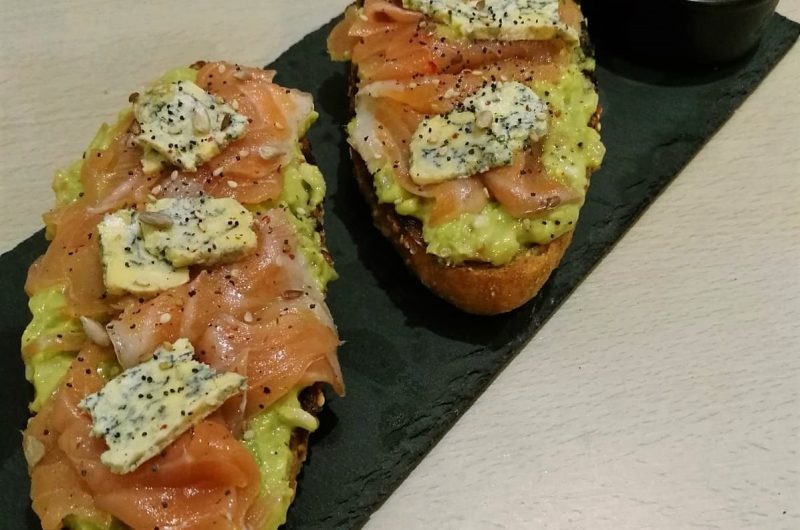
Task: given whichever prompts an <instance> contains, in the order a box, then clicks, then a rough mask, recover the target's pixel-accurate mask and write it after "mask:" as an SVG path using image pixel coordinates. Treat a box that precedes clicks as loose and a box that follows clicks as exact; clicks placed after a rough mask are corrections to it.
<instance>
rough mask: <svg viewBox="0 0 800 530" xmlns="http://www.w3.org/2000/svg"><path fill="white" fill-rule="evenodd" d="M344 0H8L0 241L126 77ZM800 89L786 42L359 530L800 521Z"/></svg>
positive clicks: (126, 89) (266, 43) (317, 14)
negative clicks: (756, 82)
mask: <svg viewBox="0 0 800 530" xmlns="http://www.w3.org/2000/svg"><path fill="white" fill-rule="evenodd" d="M347 3H348V0H261V1H258V2H256V1H251V2H248V1H245V0H237V1H229V2H219V1H209V0H195V1H191V2H190V1H188V0H183V1H173V2H167V1H163V2H156V1H146V2H145V1H143V2H124V1H120V0H75V1H72V2H64V1H60V2H28V1H25V0H2V4H0V5H2V11H3V15H2V17H0V44H2V47H1V48H0V67H1V68H2V76H0V98H1V99H2V105H1V106H0V160H2V163H3V166H4V169H3V171H2V172H1V173H0V251H6V250H9V249H11V248H12V247H13V246H14V245H15V244H16V243H18V242H19V241H21V240H23V239H24V238H25V237H27V236H28V235H30V234H31V233H33V232H34V231H35V230H37V229H38V228H39V227H40V217H39V216H40V214H41V213H42V212H43V211H44V210H45V209H47V208H48V207H49V205H50V204H51V195H50V189H49V185H50V179H51V175H52V171H53V169H54V168H55V167H58V166H62V165H65V164H67V163H68V162H70V161H71V160H72V159H73V158H75V157H76V156H79V155H80V153H81V151H82V150H83V149H84V147H85V146H86V144H87V142H88V140H89V139H90V138H91V136H92V134H93V133H94V130H95V129H96V127H97V125H98V124H99V123H100V122H102V121H104V120H108V119H110V118H111V117H112V116H113V115H114V112H115V111H116V110H117V109H118V108H119V107H120V104H121V103H124V102H125V98H126V96H127V95H128V94H129V93H130V92H131V90H132V89H133V88H135V87H138V86H140V85H141V84H142V83H143V82H144V81H146V80H148V79H150V78H153V77H155V76H157V75H158V74H159V73H161V72H162V71H164V70H166V69H167V68H170V67H173V66H175V65H181V64H186V63H190V62H193V61H194V60H196V59H198V58H212V59H213V58H226V59H230V60H235V61H238V62H240V63H243V64H247V63H249V64H257V65H261V64H265V63H267V62H269V61H270V60H272V59H274V58H275V57H277V55H278V54H280V52H282V51H283V50H285V49H286V48H287V47H288V46H289V45H291V44H292V43H293V42H295V41H297V40H298V39H299V38H300V37H301V36H302V35H304V34H305V33H307V32H309V31H311V30H313V29H316V28H317V27H318V26H320V25H321V24H322V23H324V22H326V21H327V20H329V19H330V18H331V17H333V16H334V15H335V14H336V13H338V12H340V11H341V10H342V8H343V7H344V6H345V4H347ZM779 11H781V12H783V13H784V14H787V15H789V16H790V17H791V18H793V19H795V20H798V19H800V0H784V1H783V2H781V4H780V5H779ZM223 13H224V14H225V16H224V17H222V16H221V15H222V14H223ZM221 20H222V21H221ZM798 87H800V48H798V47H795V48H794V49H793V50H792V51H791V52H790V53H789V55H788V56H787V57H786V58H785V59H784V60H783V61H782V62H781V64H779V65H778V67H777V68H776V69H775V71H774V72H773V73H772V74H771V75H770V76H769V77H768V78H767V80H766V81H765V82H764V83H763V84H762V85H761V86H760V87H759V88H758V90H757V91H756V93H755V94H754V95H753V96H751V97H750V99H749V100H748V101H747V102H746V103H745V104H744V105H743V106H742V108H741V109H740V110H739V111H738V112H737V113H736V115H734V117H733V118H732V119H731V120H730V122H729V123H728V124H727V125H725V127H724V128H723V129H722V131H720V133H718V134H717V135H716V136H715V137H714V138H713V139H712V140H711V142H710V143H709V144H708V145H707V146H706V147H705V148H704V149H703V151H701V153H700V154H699V155H698V156H697V158H696V159H695V160H694V161H693V162H692V163H691V164H690V165H689V167H688V168H687V169H686V170H685V171H683V173H681V175H680V176H679V177H678V178H677V180H676V181H675V182H674V184H672V185H671V186H670V187H669V189H667V191H666V192H665V193H664V194H663V196H662V197H661V198H659V199H658V201H657V202H656V203H655V205H654V206H653V207H652V208H650V210H649V211H648V212H647V213H646V214H645V215H644V217H643V218H642V219H641V220H640V221H639V222H638V223H637V224H636V225H635V226H634V227H633V229H632V230H631V231H630V232H629V233H628V234H627V235H626V236H625V237H624V239H623V240H622V241H621V242H620V243H619V244H618V245H617V247H616V248H615V249H614V251H613V252H612V253H611V254H610V255H609V256H608V257H607V258H606V259H605V260H604V261H603V262H602V263H601V264H600V266H599V267H598V268H597V269H596V270H595V271H594V272H593V273H592V274H591V276H589V278H588V279H587V280H586V281H585V282H584V283H583V284H582V285H581V286H580V287H579V289H578V290H577V292H576V293H575V294H574V295H573V296H572V297H571V298H570V299H569V300H568V301H567V302H566V304H565V305H564V306H563V307H562V308H561V309H560V310H559V311H558V312H557V314H556V315H555V316H554V317H553V318H552V320H551V321H550V322H549V323H548V324H547V325H546V326H545V327H544V328H543V329H542V330H541V331H540V332H539V333H538V334H537V335H536V337H535V338H534V339H533V341H532V342H531V343H530V344H529V345H528V346H527V347H526V349H525V350H524V351H523V352H522V353H521V354H520V355H519V357H518V358H517V359H516V360H515V361H514V362H513V363H512V364H511V365H510V366H509V368H508V369H507V370H506V371H505V372H504V373H503V374H502V375H501V376H500V377H499V378H498V379H497V381H496V382H495V383H494V384H493V385H492V386H491V387H490V389H489V390H488V391H487V392H486V393H485V394H484V395H483V396H482V397H481V398H480V399H479V400H478V402H477V403H476V404H475V406H473V407H472V408H471V409H470V410H469V411H468V412H467V413H466V414H465V416H464V417H463V418H462V419H461V421H459V422H458V424H457V425H456V426H455V428H454V429H453V430H452V431H450V432H449V433H448V434H447V436H446V437H445V438H444V440H442V442H441V443H440V444H439V445H437V446H436V448H435V449H434V450H433V452H432V453H431V454H430V455H429V456H428V457H427V458H426V459H425V460H424V461H423V462H422V464H421V465H420V466H419V467H418V468H417V469H416V470H415V471H414V472H413V473H412V474H411V476H410V477H409V478H408V480H406V481H405V482H404V483H403V485H402V486H401V487H400V488H399V490H398V491H397V492H396V493H395V494H394V495H392V496H391V498H390V499H389V500H388V502H387V503H386V504H385V505H384V506H383V507H382V508H381V509H380V510H379V511H378V512H376V513H375V514H374V516H373V518H372V520H371V522H370V523H369V525H368V528H369V529H371V530H372V529H398V530H400V529H403V530H405V529H422V528H437V529H438V528H442V529H451V528H452V529H456V528H458V529H484V528H497V529H501V528H502V529H517V528H520V529H523V528H524V529H527V528H547V529H567V528H570V529H572V528H574V529H609V530H610V529H615V530H616V529H637V530H638V529H673V528H721V529H738V528H754V529H756V528H757V529H772V528H786V529H789V528H794V529H797V528H800V455H798V450H800V328H799V327H798V321H800V88H798ZM12 349H13V348H12ZM7 353H9V354H13V352H7Z"/></svg>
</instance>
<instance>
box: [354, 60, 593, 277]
mask: <svg viewBox="0 0 800 530" xmlns="http://www.w3.org/2000/svg"><path fill="white" fill-rule="evenodd" d="M573 53H574V54H575V58H574V60H573V61H572V63H571V64H570V66H569V67H567V68H565V69H564V71H563V73H562V74H561V77H560V78H559V79H558V81H557V82H555V83H548V82H542V81H540V82H535V83H533V84H532V85H531V87H530V88H532V89H533V91H534V92H536V94H537V95H538V96H539V97H540V98H542V99H543V100H544V101H545V102H546V103H547V104H548V106H549V108H550V112H551V119H550V123H549V129H548V134H547V135H546V136H545V137H544V140H543V152H542V161H543V164H544V166H545V169H546V170H547V173H548V175H550V176H551V177H553V178H555V179H557V180H558V181H560V182H561V183H562V184H565V185H567V186H569V187H570V188H573V189H574V190H576V191H577V192H579V194H580V195H581V197H583V196H585V193H586V188H587V186H588V173H589V171H590V170H592V169H595V168H597V167H599V166H600V162H601V161H602V159H603V155H604V154H605V148H604V147H603V144H602V143H601V142H600V135H599V134H598V132H597V131H596V130H594V129H593V128H591V127H589V125H588V123H589V121H590V119H591V117H592V115H593V114H594V112H595V109H596V108H597V103H598V97H597V92H596V91H595V89H594V86H593V85H592V83H591V82H590V81H589V80H588V79H587V78H586V76H584V72H586V71H592V70H594V60H593V59H590V58H587V57H585V56H584V55H583V53H582V51H581V50H580V48H578V47H576V48H575V49H574V51H573ZM358 119H359V118H358V115H356V117H355V118H354V120H353V121H351V122H350V124H349V126H348V132H349V133H351V134H352V132H353V130H354V129H355V127H356V120H358ZM369 169H370V171H371V172H372V173H373V175H374V181H373V182H374V187H375V192H376V195H377V197H378V200H379V201H380V202H383V203H388V204H393V205H394V207H395V209H396V210H397V213H399V214H400V215H407V216H411V217H415V218H417V219H419V220H420V221H422V227H423V228H422V235H423V238H424V239H425V242H426V243H427V245H428V252H429V253H430V254H433V255H436V256H439V257H440V258H442V259H443V260H445V261H446V262H448V263H452V264H459V263H462V262H464V261H483V262H488V263H491V264H493V265H504V264H506V263H508V262H509V261H511V260H512V259H513V258H514V257H515V256H516V255H517V254H518V253H519V252H521V251H523V250H525V249H526V248H528V247H530V246H532V245H542V244H547V243H549V242H550V241H551V240H553V239H555V238H557V237H559V236H561V235H563V234H564V233H566V232H568V231H570V230H572V229H573V228H574V224H575V222H576V221H577V220H578V212H579V210H580V206H581V205H582V202H583V201H582V200H581V201H579V202H577V203H568V204H564V205H561V206H558V207H556V208H553V209H550V210H547V211H546V212H544V213H543V214H542V215H540V216H537V217H532V218H526V219H518V218H515V217H513V216H512V215H511V214H509V213H508V212H506V211H505V209H504V208H503V207H502V206H501V205H500V204H499V203H498V202H496V201H494V200H492V201H490V202H489V204H487V205H486V206H485V207H484V209H483V211H481V212H479V213H475V214H473V213H463V214H461V215H460V216H459V217H457V218H456V219H453V220H451V221H447V222H444V223H441V224H437V225H432V224H431V223H430V222H429V218H430V213H431V207H432V201H433V199H429V198H425V197H419V196H415V195H413V194H411V193H410V192H408V191H407V190H405V189H403V188H402V187H401V186H400V185H399V184H398V183H397V181H396V179H395V177H394V171H393V169H392V167H391V165H386V166H383V167H369Z"/></svg>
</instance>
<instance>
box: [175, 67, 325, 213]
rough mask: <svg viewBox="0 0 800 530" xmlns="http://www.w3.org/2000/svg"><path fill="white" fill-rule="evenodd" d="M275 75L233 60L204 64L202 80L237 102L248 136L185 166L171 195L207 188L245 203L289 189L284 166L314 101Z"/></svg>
mask: <svg viewBox="0 0 800 530" xmlns="http://www.w3.org/2000/svg"><path fill="white" fill-rule="evenodd" d="M274 76H275V72H273V71H268V70H260V69H257V68H243V67H240V66H237V65H232V64H228V63H209V64H206V65H205V66H203V67H202V68H201V69H200V71H199V72H198V75H197V84H198V85H199V86H200V87H202V88H204V89H205V90H208V91H209V92H211V93H213V94H215V95H218V96H220V97H222V98H223V99H224V100H225V101H226V102H228V103H231V104H233V105H235V107H236V108H238V112H240V113H241V114H243V115H245V116H247V117H248V119H249V121H250V125H249V126H248V130H247V133H246V134H245V135H244V136H243V137H242V138H240V139H239V140H237V141H235V142H233V143H232V144H231V145H230V146H228V148H227V149H225V151H224V152H223V153H221V154H220V155H219V156H217V157H215V158H214V159H212V160H211V161H210V162H208V163H207V164H204V165H203V166H202V167H200V168H199V169H198V171H197V172H195V173H188V172H180V171H179V172H178V177H177V179H173V181H177V184H173V185H169V186H167V191H168V193H167V195H169V196H176V195H178V196H181V195H183V194H185V193H186V192H187V189H188V190H189V191H191V190H194V189H197V188H202V189H203V191H204V192H205V193H207V194H209V195H212V196H214V197H232V198H234V199H236V200H237V201H239V202H240V203H242V204H259V203H262V202H265V201H277V199H278V198H279V197H280V194H281V190H282V189H283V178H282V177H281V174H280V169H281V167H282V166H284V165H286V164H287V163H288V162H290V161H291V160H292V159H293V157H294V156H295V153H294V147H295V142H296V141H297V139H298V138H299V136H300V133H301V132H302V131H300V130H299V125H300V124H301V123H302V122H303V121H304V120H305V119H306V117H307V116H308V115H310V114H311V113H312V112H313V109H314V103H313V100H312V99H311V96H310V95H309V94H306V93H304V92H300V91H298V90H293V89H288V88H283V87H279V86H278V85H275V84H273V83H272V79H273V77H274ZM234 102H235V103H234ZM262 153H263V154H264V155H266V156H267V158H265V157H264V156H262Z"/></svg>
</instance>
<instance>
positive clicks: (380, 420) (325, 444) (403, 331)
mask: <svg viewBox="0 0 800 530" xmlns="http://www.w3.org/2000/svg"><path fill="white" fill-rule="evenodd" d="M330 27H331V25H330V24H329V25H326V26H325V27H323V28H321V29H319V30H317V31H315V32H314V33H312V34H310V35H308V36H307V37H306V38H304V39H303V40H302V41H301V42H299V43H298V44H296V45H295V46H293V47H292V48H291V49H289V50H288V51H287V52H286V53H284V54H283V55H282V56H281V57H280V58H279V59H278V60H277V61H276V62H275V63H274V64H273V65H271V66H272V67H275V68H276V69H277V70H278V72H279V75H278V82H280V83H282V84H285V85H287V86H295V87H298V88H301V89H303V90H306V91H309V92H311V93H313V94H314V97H315V100H316V102H317V109H318V110H319V112H320V120H319V122H318V123H317V124H316V125H315V126H314V127H313V128H312V130H311V132H310V135H309V136H310V139H311V143H312V146H313V151H314V154H315V156H316V158H317V162H318V163H319V165H320V167H321V168H322V171H323V172H324V173H325V175H326V176H327V178H328V182H329V189H328V194H329V197H328V203H327V217H326V227H327V231H328V244H329V247H330V249H331V251H332V253H333V256H334V259H335V260H336V266H337V270H338V271H339V274H340V275H341V278H340V279H339V280H338V281H336V282H335V283H334V284H332V286H331V288H330V295H329V304H330V306H331V310H332V311H333V314H334V316H335V319H336V322H337V324H338V326H339V331H340V334H341V336H342V338H343V339H344V340H345V341H346V344H345V345H344V346H343V347H342V348H341V350H340V358H341V362H342V367H343V369H344V373H345V377H346V381H347V392H348V393H347V398H346V399H336V398H333V399H331V400H330V401H329V405H330V406H329V407H328V408H327V409H326V411H325V412H324V414H323V417H322V427H321V429H320V431H319V432H317V433H316V434H315V435H314V436H313V437H312V443H311V456H310V458H309V460H308V462H307V463H306V466H305V467H304V469H303V472H302V475H301V478H300V485H299V494H298V498H297V500H296V502H295V505H294V507H293V508H292V510H291V511H290V516H289V521H288V525H287V527H288V528H290V529H312V528H313V529H333V528H358V527H360V526H362V525H363V524H364V523H365V522H366V520H367V518H368V517H369V514H370V513H371V512H372V511H374V510H375V509H376V508H377V506H379V505H380V503H382V502H383V501H384V500H385V499H386V497H387V496H388V495H389V494H390V493H391V492H392V491H393V490H394V489H395V488H396V487H397V485H398V484H399V483H400V482H401V481H402V480H403V478H405V477H406V476H407V475H408V473H409V472H410V471H411V470H412V469H413V468H414V466H416V465H417V463H418V462H419V461H420V460H421V459H422V457H423V456H424V455H425V454H426V452H427V451H428V450H429V449H430V448H431V447H432V446H433V445H434V444H435V443H436V441H437V440H439V438H440V437H441V436H442V435H444V433H445V432H446V431H447V429H448V428H449V427H450V426H451V425H452V424H453V423H454V422H455V420H456V419H457V418H458V417H459V415H460V414H461V413H463V412H464V411H465V410H466V409H467V408H468V407H469V406H470V404H471V403H472V402H473V401H474V400H475V399H476V398H477V396H478V395H479V394H480V393H481V392H482V391H483V390H484V389H485V388H486V386H487V385H488V384H489V383H490V382H491V381H492V379H493V378H494V377H495V376H496V375H497V373H498V372H499V371H500V370H501V369H502V368H503V367H504V366H505V365H506V364H507V363H508V362H509V360H511V358H512V357H513V356H514V355H515V354H516V353H517V352H518V351H519V350H520V349H521V348H522V347H523V345H524V344H525V343H526V342H527V341H528V340H529V339H530V337H531V336H532V335H533V334H534V333H535V332H536V331H537V330H538V329H539V328H540V327H541V326H542V324H543V323H544V322H545V321H546V320H547V318H548V317H549V316H550V315H551V314H552V313H553V312H554V311H555V310H556V309H557V308H558V306H559V304H561V303H562V302H563V301H564V300H565V298H566V297H567V296H568V295H569V294H570V293H571V292H572V290H573V289H575V287H576V286H577V285H578V283H580V281H581V280H582V279H583V278H584V277H585V276H586V275H587V274H588V273H589V272H590V271H591V269H592V268H593V267H594V266H595V264H596V263H597V262H598V261H599V260H600V259H601V258H602V257H603V256H604V255H605V254H606V253H607V252H608V251H609V250H610V249H611V248H612V246H613V245H614V244H615V243H616V242H617V241H618V240H619V239H620V238H621V237H622V235H623V234H624V233H625V231H626V230H627V229H628V228H629V227H630V226H631V224H632V223H633V222H634V221H635V220H636V219H637V218H638V216H639V215H641V213H642V212H643V211H644V209H645V208H646V207H647V206H648V205H649V204H650V203H651V202H652V201H653V200H654V199H655V198H656V196H657V195H658V194H659V193H660V192H661V191H662V190H663V189H664V187H665V186H666V185H667V184H669V182H670V181H671V180H672V179H673V178H674V177H675V175H676V174H677V172H678V171H679V170H680V169H681V168H682V167H683V166H684V165H686V163H687V162H688V161H689V160H690V159H691V158H692V156H694V154H695V153H696V152H697V151H698V150H699V149H700V147H701V146H702V145H703V144H704V143H705V142H706V141H707V140H708V138H709V137H710V136H711V135H712V134H713V133H714V132H715V131H716V130H717V129H718V128H719V127H720V126H721V125H722V124H723V123H724V122H725V120H727V119H728V117H729V116H730V115H731V113H732V112H733V111H734V110H735V109H736V108H737V107H738V106H739V104H740V103H741V102H742V101H743V100H744V98H745V97H746V96H747V95H748V94H749V93H750V92H752V90H753V89H754V88H755V87H756V86H757V84H758V83H759V82H760V81H761V80H762V79H763V78H764V76H766V75H767V73H768V72H769V71H770V69H771V68H772V67H773V66H774V65H775V63H776V62H777V61H778V60H779V59H780V58H781V57H782V56H783V55H784V54H785V53H786V51H787V50H788V49H789V48H790V47H791V46H792V44H793V43H794V42H795V41H796V40H797V37H798V33H800V25H798V24H796V23H794V22H791V21H788V20H786V19H785V18H783V17H780V16H778V15H776V16H775V17H774V18H773V19H772V21H771V22H770V25H769V28H768V31H767V33H766V35H765V37H764V39H763V40H762V42H761V45H760V46H759V48H758V49H757V50H756V51H755V52H754V53H753V54H751V55H750V56H749V57H748V58H746V59H745V60H743V61H742V62H740V63H737V64H735V65H732V66H730V67H727V68H724V69H720V70H716V71H712V72H703V73H694V74H687V73H682V74H679V73H676V72H672V73H669V74H667V73H663V72H657V71H648V70H646V69H643V68H639V67H635V66H633V65H630V64H626V63H624V62H623V61H621V60H618V59H615V58H614V57H604V56H603V50H602V49H600V50H599V56H598V57H599V60H600V64H601V65H602V66H601V67H600V68H599V69H598V72H597V78H598V82H599V84H600V92H601V101H602V104H603V107H604V108H605V117H604V120H603V139H604V141H605V143H606V146H607V147H608V155H607V157H606V160H605V163H604V165H603V169H602V170H601V171H600V172H598V173H596V174H595V176H594V177H593V178H592V186H591V190H590V193H589V197H588V202H587V204H586V206H585V208H584V210H583V213H582V214H581V221H580V223H579V225H578V229H577V231H576V234H575V238H574V239H573V243H572V246H571V248H570V250H569V252H568V253H567V255H566V257H565V258H564V261H563V263H562V265H561V267H560V268H559V269H558V270H557V271H556V272H555V274H554V275H553V277H552V278H551V280H550V281H549V282H548V284H547V285H546V286H545V288H544V289H543V290H542V292H541V293H540V295H539V296H538V297H537V298H536V299H535V300H533V301H532V302H531V303H530V304H528V305H527V306H525V307H523V308H521V309H519V310H517V311H515V312H513V313H511V314H508V315H505V316H500V317H492V318H479V317H472V316H468V315H465V314H462V313H460V312H458V311H456V310H454V309H453V308H451V307H449V306H448V305H446V304H445V303H443V302H441V301H439V300H438V299H436V298H435V297H434V296H432V295H431V294H430V293H428V292H427V291H426V290H425V289H424V288H423V287H421V286H420V285H419V283H418V282H417V281H415V280H414V278H412V277H411V276H410V275H409V274H408V273H407V272H406V271H405V269H404V268H403V266H402V263H401V262H400V260H399V258H397V256H396V255H395V254H394V252H393V251H392V250H391V248H390V247H389V245H388V243H387V242H385V241H384V240H383V239H382V238H381V237H380V236H379V235H378V233H377V231H376V230H374V229H373V228H372V227H371V223H370V220H369V219H370V218H369V213H368V211H367V208H366V207H365V206H364V204H363V202H362V201H361V199H360V196H359V195H358V192H357V190H356V185H355V183H354V180H353V178H352V176H351V171H350V162H349V159H348V155H347V151H346V149H345V143H344V135H343V130H342V128H343V124H344V122H345V121H346V119H347V108H348V105H347V101H346V86H345V66H344V65H342V64H334V63H331V62H329V61H328V60H327V57H326V55H325V37H326V35H327V33H328V31H329V30H330ZM776 104H777V103H776ZM47 204H49V201H48V200H45V201H43V204H42V208H43V209H44V208H46V207H47ZM45 246H46V243H45V241H44V238H43V237H42V234H41V233H39V234H36V235H35V236H33V237H31V238H30V239H28V240H26V241H25V242H23V243H22V244H20V245H19V246H18V247H17V248H15V249H14V250H12V251H11V252H8V253H6V254H4V255H3V256H2V257H0V292H2V295H3V303H2V306H1V307H0V341H2V342H0V344H2V346H3V348H4V352H3V354H4V357H3V361H2V369H0V403H2V404H3V406H2V407H0V426H2V427H0V428H2V436H0V461H2V468H0V469H1V471H0V473H2V474H1V475H0V488H2V491H3V494H2V496H0V514H2V517H0V527H2V528H7V529H9V530H11V529H15V530H19V529H22V528H29V529H34V528H39V526H38V521H37V520H36V518H35V516H34V515H33V514H32V513H31V511H30V509H29V500H28V487H29V483H28V477H27V474H26V470H25V463H24V459H23V456H22V452H21V450H20V436H19V429H21V428H22V427H23V426H24V424H25V421H26V418H27V410H26V404H27V402H28V399H29V397H30V389H29V388H28V386H27V384H26V383H25V382H24V373H23V366H22V362H21V361H20V359H19V355H18V345H19V338H20V336H21V334H22V330H23V329H24V327H25V325H26V324H27V321H28V318H29V316H28V314H27V312H26V311H25V310H24V309H23V308H24V307H25V305H26V303H27V298H26V296H25V294H24V292H23V290H22V285H23V283H24V280H25V276H26V272H27V268H28V266H29V265H30V263H31V262H32V261H33V259H34V258H35V257H36V256H38V255H39V254H41V253H42V252H43V251H44V249H45ZM534 355H535V352H534Z"/></svg>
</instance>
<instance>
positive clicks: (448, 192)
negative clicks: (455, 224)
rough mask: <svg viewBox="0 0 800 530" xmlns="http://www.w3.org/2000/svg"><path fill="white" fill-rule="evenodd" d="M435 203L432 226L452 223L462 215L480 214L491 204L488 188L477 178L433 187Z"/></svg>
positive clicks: (453, 181) (462, 179) (458, 180)
mask: <svg viewBox="0 0 800 530" xmlns="http://www.w3.org/2000/svg"><path fill="white" fill-rule="evenodd" d="M431 188H432V193H433V198H434V203H433V208H432V210H431V217H430V222H431V225H434V226H435V225H437V224H440V223H445V222H447V221H452V220H453V219H455V218H456V217H458V216H459V215H461V214H462V213H480V211H481V210H483V207H484V206H486V205H487V204H489V195H488V194H487V193H486V188H485V187H484V185H483V182H481V179H480V178H478V177H477V176H471V177H467V178H460V179H455V180H451V181H448V182H442V183H441V184H434V185H432V186H431Z"/></svg>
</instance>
